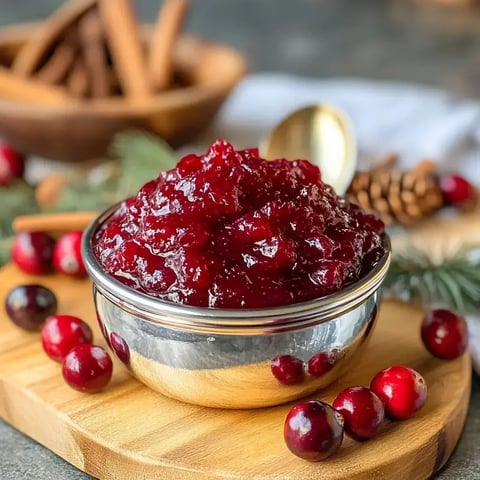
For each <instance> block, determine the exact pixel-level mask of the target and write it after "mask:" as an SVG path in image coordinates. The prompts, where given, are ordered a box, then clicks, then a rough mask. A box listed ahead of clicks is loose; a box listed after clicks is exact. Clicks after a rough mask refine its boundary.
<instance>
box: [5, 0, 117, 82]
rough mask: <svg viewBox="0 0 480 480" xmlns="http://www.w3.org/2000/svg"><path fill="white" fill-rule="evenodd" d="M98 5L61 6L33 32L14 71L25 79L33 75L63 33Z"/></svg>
mask: <svg viewBox="0 0 480 480" xmlns="http://www.w3.org/2000/svg"><path fill="white" fill-rule="evenodd" d="M96 3H97V0H72V1H70V2H67V3H65V4H64V5H63V6H61V7H60V8H59V9H58V10H57V11H55V13H53V14H52V15H51V16H50V18H48V19H47V20H45V22H43V24H42V26H41V27H40V28H39V29H38V30H37V31H35V32H33V34H32V35H31V37H30V39H29V41H28V42H27V43H26V44H25V45H24V46H23V47H22V48H21V50H20V51H19V52H18V54H17V56H16V57H15V61H14V62H13V65H12V69H13V71H14V72H15V73H17V74H18V75H22V76H24V77H27V76H29V75H32V74H33V73H34V72H35V70H36V69H37V68H38V65H39V64H40V62H41V61H42V60H43V58H44V57H45V56H46V54H47V52H48V51H49V49H50V48H51V47H52V45H53V44H54V43H55V41H56V40H57V39H58V38H59V37H60V36H61V34H62V32H65V31H66V30H67V29H68V28H69V27H70V26H71V25H73V24H74V23H75V22H76V21H77V20H78V19H79V18H80V17H81V16H82V15H83V14H84V13H85V12H87V11H88V10H90V9H91V8H92V7H93V6H94V5H95V4H96ZM113 3H115V2H113Z"/></svg>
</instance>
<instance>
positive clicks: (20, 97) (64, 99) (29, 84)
mask: <svg viewBox="0 0 480 480" xmlns="http://www.w3.org/2000/svg"><path fill="white" fill-rule="evenodd" d="M0 97H5V98H7V99H9V100H17V101H21V102H28V103H37V104H49V105H67V104H70V103H72V104H73V102H74V101H73V100H71V99H70V98H69V97H68V93H67V91H66V90H65V89H64V88H62V87H59V86H53V85H45V84H43V83H40V82H38V81H35V80H32V79H25V78H23V77H21V76H19V75H16V74H15V73H13V72H12V71H11V70H8V69H6V68H4V67H0Z"/></svg>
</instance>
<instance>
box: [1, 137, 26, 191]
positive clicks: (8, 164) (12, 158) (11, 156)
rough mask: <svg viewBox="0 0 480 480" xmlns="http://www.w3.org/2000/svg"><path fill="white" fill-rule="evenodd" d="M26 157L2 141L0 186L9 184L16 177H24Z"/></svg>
mask: <svg viewBox="0 0 480 480" xmlns="http://www.w3.org/2000/svg"><path fill="white" fill-rule="evenodd" d="M24 170H25V159H24V157H23V155H21V154H20V153H18V152H17V151H16V150H14V149H13V148H12V147H10V146H9V145H7V144H6V143H3V142H0V186H1V185H8V184H9V183H10V182H11V181H12V180H14V179H15V178H22V177H23V172H24Z"/></svg>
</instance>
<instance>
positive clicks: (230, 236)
mask: <svg viewBox="0 0 480 480" xmlns="http://www.w3.org/2000/svg"><path fill="white" fill-rule="evenodd" d="M383 231H384V225H383V223H382V222H381V221H380V220H379V219H378V218H376V217H375V216H372V215H369V214H366V213H365V212H363V211H362V210H361V209H360V208H359V207H358V206H357V205H353V204H350V205H349V204H348V203H346V202H345V201H343V200H342V199H340V198H339V197H338V196H337V195H336V194H335V192H334V191H333V189H332V188H331V187H330V186H328V185H326V184H324V183H323V182H322V181H321V179H320V171H319V170H318V168H317V167H315V166H313V165H312V164H311V163H309V162H308V161H305V160H297V161H293V162H291V161H288V160H283V159H282V160H274V161H266V160H264V159H262V158H260V157H259V156H258V152H257V151H256V150H254V149H249V150H241V151H236V150H235V149H234V148H233V147H232V145H230V144H228V143H227V142H225V141H223V140H218V141H217V142H216V143H214V144H213V145H212V146H211V147H210V149H209V150H208V152H207V153H206V155H204V156H197V155H187V156H186V157H184V158H182V159H181V160H180V162H179V163H178V165H177V167H176V168H175V169H173V170H170V171H168V172H163V173H161V174H160V176H159V177H158V178H157V179H155V180H152V181H150V182H148V183H147V184H145V185H144V186H143V187H142V189H141V190H140V191H139V192H138V194H137V196H136V197H135V198H130V199H128V200H126V201H124V202H123V204H122V205H121V207H120V208H119V209H118V211H117V212H116V213H115V214H114V215H113V217H112V218H111V219H110V221H109V222H108V224H107V225H106V226H105V227H104V228H103V229H102V230H101V231H100V232H99V233H98V234H97V237H96V241H95V254H96V256H97V258H98V260H99V262H100V264H101V265H102V266H103V268H104V270H105V271H106V272H107V273H109V274H110V275H112V276H113V277H115V278H116V279H118V280H119V281H121V282H123V283H124V284H126V285H128V286H130V287H132V288H134V289H137V290H139V291H141V292H143V293H147V294H149V295H152V296H155V297H158V298H161V299H163V300H168V301H171V302H175V303H183V304H187V305H195V306H202V307H217V308H261V307H272V306H278V305H286V304H291V303H297V302H301V301H305V300H310V299H313V298H318V297H322V296H324V295H328V294H330V293H334V292H336V291H338V290H340V289H342V288H343V287H344V286H346V285H348V284H350V283H352V282H354V281H356V280H358V279H359V278H360V277H361V276H362V275H364V274H365V273H367V272H369V271H370V270H371V269H372V268H373V267H374V265H375V264H376V263H377V262H378V261H379V259H380V258H381V257H382V256H383V254H384V249H383V247H382V243H381V238H380V236H381V234H382V233H383Z"/></svg>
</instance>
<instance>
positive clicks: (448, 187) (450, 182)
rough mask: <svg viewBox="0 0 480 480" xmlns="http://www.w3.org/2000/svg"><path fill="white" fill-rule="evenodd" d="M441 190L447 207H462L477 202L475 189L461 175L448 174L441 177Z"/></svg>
mask: <svg viewBox="0 0 480 480" xmlns="http://www.w3.org/2000/svg"><path fill="white" fill-rule="evenodd" d="M440 189H441V191H442V195H443V198H444V201H445V203H446V204H447V205H452V206H461V205H465V204H468V203H471V202H474V201H475V196H476V194H475V188H474V187H473V185H472V184H471V183H470V182H469V181H468V180H466V179H465V178H463V177H461V176H460V175H455V174H453V173H447V174H446V175H443V176H442V177H440Z"/></svg>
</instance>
